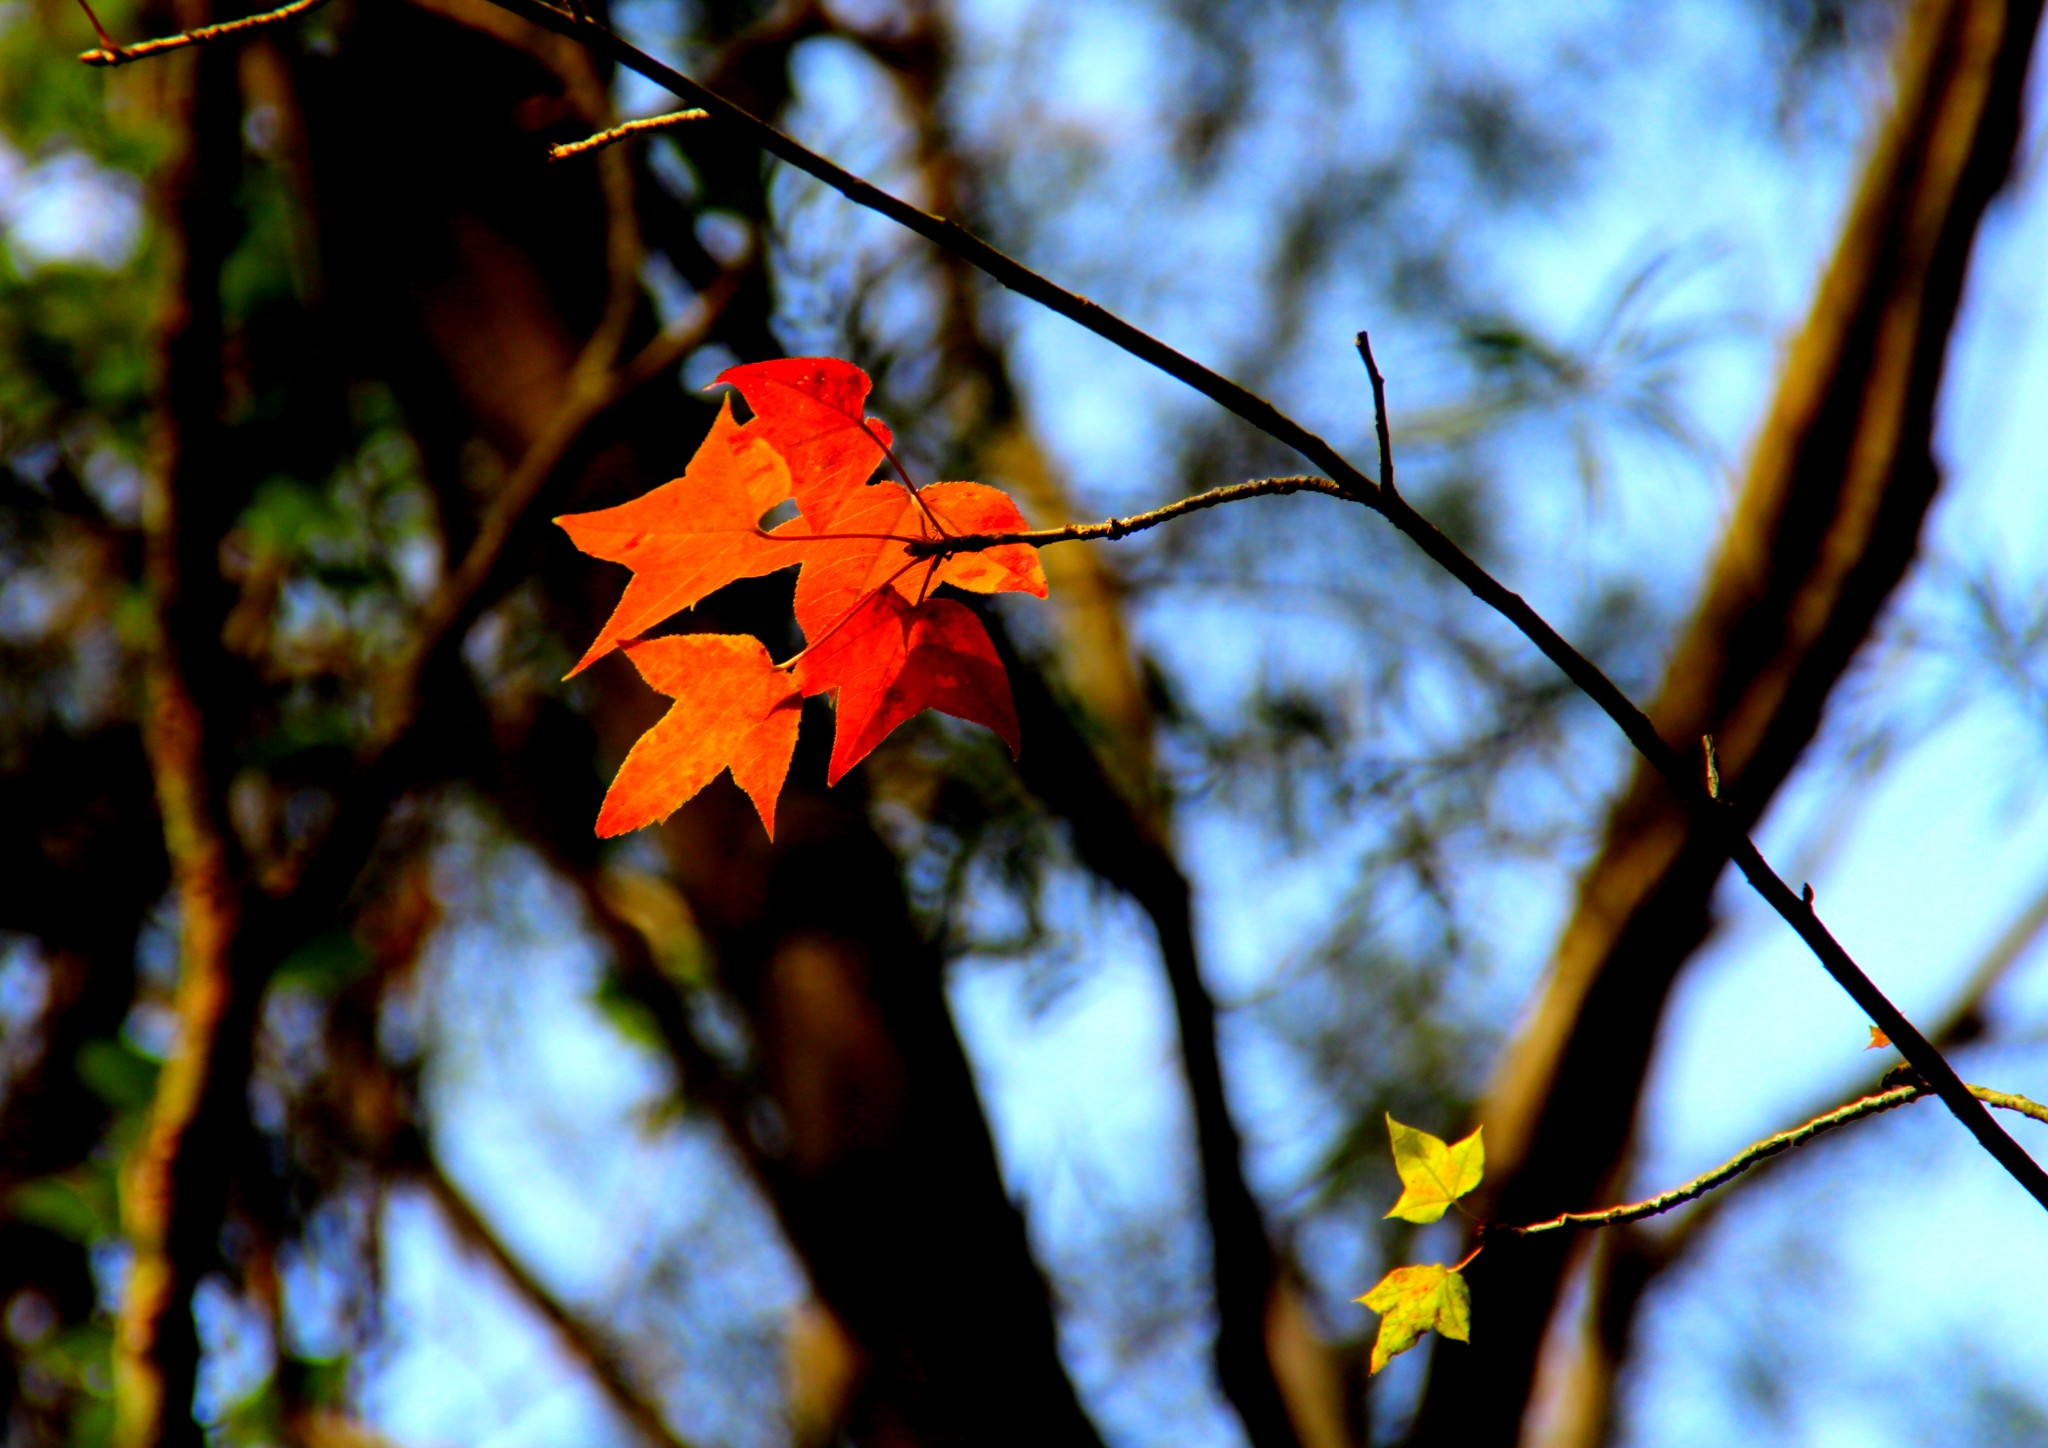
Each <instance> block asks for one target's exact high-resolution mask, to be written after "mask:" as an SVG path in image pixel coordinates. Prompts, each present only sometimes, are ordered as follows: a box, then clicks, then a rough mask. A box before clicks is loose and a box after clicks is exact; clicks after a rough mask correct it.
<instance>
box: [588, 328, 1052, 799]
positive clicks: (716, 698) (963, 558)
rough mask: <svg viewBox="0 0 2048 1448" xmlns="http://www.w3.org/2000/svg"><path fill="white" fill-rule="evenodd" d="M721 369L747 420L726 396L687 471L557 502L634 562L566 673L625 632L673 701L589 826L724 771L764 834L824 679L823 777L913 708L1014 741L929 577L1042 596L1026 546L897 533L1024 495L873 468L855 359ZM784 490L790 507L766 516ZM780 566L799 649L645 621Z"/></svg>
mask: <svg viewBox="0 0 2048 1448" xmlns="http://www.w3.org/2000/svg"><path fill="white" fill-rule="evenodd" d="M717 382H719V383H726V384H730V385H731V386H732V387H733V388H734V389H736V390H737V391H738V392H739V394H740V396H742V397H744V398H745V399H746V402H747V406H748V408H749V409H751V411H752V413H753V416H752V418H751V419H750V420H749V421H748V422H746V423H745V424H741V423H739V422H736V421H735V420H734V418H733V409H732V398H731V395H730V394H728V395H727V397H726V400H725V405H724V406H723V407H722V408H721V409H720V411H719V414H718V420H717V421H716V422H714V423H713V424H712V425H711V432H710V435H709V436H707V437H706V438H705V439H704V443H703V445H702V446H701V447H699V448H698V449H697V454H696V456H695V457H693V458H692V459H691V460H690V465H689V467H688V468H687V469H686V470H685V471H684V473H683V476H681V477H680V478H677V479H675V480H674V481H672V482H667V483H663V484H662V485H661V486H660V487H658V488H655V489H654V490H653V491H652V492H649V493H646V494H644V495H642V496H641V497H638V498H635V499H633V500H632V501H631V502H628V503H621V504H620V505H619V506H618V507H616V508H605V509H602V510H601V511H598V512H594V513H574V514H570V515H568V516H566V517H561V518H557V519H555V521H556V522H557V523H559V524H560V525H561V526H562V527H563V529H565V530H566V531H567V532H568V534H569V538H570V540H571V541H572V542H574V543H575V545H576V546H577V547H578V548H580V549H582V550H583V551H584V552H585V553H588V554H591V555H592V556H593V557H597V558H603V559H608V560H609V561H611V562H613V563H623V564H625V565H626V566H627V567H628V568H631V569H632V570H633V578H632V581H631V582H629V583H628V584H627V585H626V591H625V594H624V596H623V597H621V598H620V599H619V604H618V607H617V608H616V609H614V610H613V612H612V616H611V618H610V620H609V621H607V622H606V624H605V626H604V628H603V629H602V630H601V631H600V632H599V633H598V636H597V639H596V641H595V642H593V643H592V644H591V646H590V649H589V651H588V652H587V653H585V654H584V656H583V658H582V661H581V662H579V663H578V664H577V665H576V667H575V668H574V669H572V670H570V674H571V676H574V675H575V674H577V673H580V672H581V671H582V670H584V669H587V668H589V667H590V666H591V665H592V664H594V663H596V662H597V661H598V660H599V659H601V658H603V657H604V656H605V655H606V654H609V653H610V652H611V651H612V650H613V649H624V650H625V653H626V656H627V657H628V658H630V659H631V660H632V661H633V665H634V667H635V668H637V669H638V670H639V671H640V676H641V677H642V678H644V679H645V680H646V681H647V682H648V683H649V684H650V685H652V686H653V687H654V688H655V689H657V690H659V691H660V692H662V693H663V694H667V695H669V696H670V697H671V698H673V699H674V700H675V703H674V704H673V705H672V706H671V707H670V708H669V711H668V714H667V715H666V716H665V717H664V718H663V719H662V720H661V721H660V722H659V723H658V724H656V725H655V726H654V727H653V728H652V729H649V730H648V731H647V732H646V733H645V734H643V735H641V736H640V739H639V741H638V742H637V743H636V744H634V746H633V748H632V750H631V751H630V752H629V753H628V754H627V755H626V759H625V762H624V763H623V764H622V765H621V766H620V767H619V773H618V776H617V778H615V779H614V780H613V781H612V786H611V789H610V791H609V792H607V793H606V795H605V799H604V805H603V807H602V808H601V809H600V810H599V812H598V816H597V832H598V834H599V835H603V836H611V835H619V834H624V833H626V832H627V831H628V830H636V829H639V828H640V827H641V826H643V825H649V824H656V823H659V822H660V821H662V820H665V819H667V818H668V817H669V815H671V814H673V813H674V812H675V811H676V810H677V809H679V808H680V807H681V806H682V805H683V804H684V803H685V802H687V801H688V800H689V799H690V798H691V797H693V796H694V795H695V794H696V793H697V792H698V791H699V790H701V789H703V788H704V786H705V785H707V784H709V783H711V781H712V780H714V779H716V778H717V777H718V775H719V774H720V772H721V771H723V770H726V769H730V770H731V771H732V777H733V782H734V783H735V784H737V785H738V786H739V787H740V788H741V789H743V790H745V791H746V792H747V795H748V797H749V798H751V799H752V800H753V802H754V808H755V809H756V810H758V811H759V812H760V815H761V824H762V826H763V827H764V828H766V829H767V831H768V833H769V835H770V836H773V835H774V833H775V804H776V800H777V799H778V798H779V797H780V796H781V794H782V786H783V783H784V781H785V780H786V779H787V778H788V775H789V762H790V759H791V757H792V755H793V754H794V753H795V751H796V736H797V721H798V717H799V715H800V713H801V706H802V702H803V700H804V699H806V698H809V697H811V696H812V695H816V694H831V695H832V696H833V707H834V710H835V714H836V723H835V728H834V733H833V739H832V761H831V765H830V767H829V769H828V772H827V776H826V783H828V784H836V783H838V782H839V779H840V777H841V776H842V775H844V774H845V773H846V771H847V770H849V769H851V768H853V766H854V765H856V764H858V763H859V762H860V761H861V760H862V759H864V758H865V757H866V756H867V755H868V753H869V752H870V751H871V750H873V749H874V747H875V746H876V745H877V744H880V743H881V742H882V740H883V739H884V738H886V737H887V736H888V734H889V732H890V731H891V730H893V729H895V728H896V726H897V725H899V724H901V723H903V722H904V721H905V720H906V719H909V718H910V717H911V716H913V715H915V714H917V713H919V712H920V711H922V710H925V709H937V710H939V711H941V712H942V713H947V714H951V715H954V716H955V717H956V718H960V719H967V720H971V721H973V722H974V723H977V724H985V725H987V726H988V727H989V728H990V729H993V730H994V731H995V732H996V733H997V734H998V735H1000V736H1001V737H1002V739H1003V741H1004V742H1005V743H1006V744H1008V745H1009V746H1010V752H1011V754H1013V755H1014V754H1015V753H1016V752H1017V748H1018V737H1017V711H1016V706H1015V704H1014V703H1013V702H1012V701H1011V698H1010V684H1009V679H1008V677H1007V675H1005V673H1004V671H1003V665H1002V661H1001V660H1000V659H999V658H997V656H996V651H995V648H994V646H993V645H992V644H991V643H990V641H989V637H988V631H987V630H986V629H985V628H983V627H982V624H981V620H980V619H979V618H977V617H976V616H975V614H974V612H973V610H972V609H970V608H968V607H966V606H965V605H964V604H961V603H957V602H955V601H953V600H951V599H947V598H938V597H934V596H933V590H935V589H936V588H937V587H938V586H939V585H940V584H951V585H952V586H953V587H955V588H959V589H965V590H967V591H969V592H972V593H1009V592H1016V593H1029V594H1034V595H1036V596H1037V597H1039V598H1043V597H1045V572H1044V570H1043V569H1042V568H1041V567H1040V566H1039V562H1038V553H1037V550H1036V549H1034V548H1032V547H1030V546H1028V545H1025V544H1008V545H1004V546H1000V547H995V548H989V549H986V550H982V551H975V552H960V553H943V554H933V555H930V556H918V555H916V554H913V553H912V552H911V551H910V545H911V544H912V543H913V542H929V541H934V540H938V539H943V538H947V537H960V536H963V535H966V534H976V533H980V534H986V533H1008V532H1019V531H1022V530H1023V529H1024V527H1025V522H1024V518H1023V515H1022V514H1020V513H1019V512H1018V511H1017V505H1016V504H1015V503H1014V502H1012V501H1011V500H1010V497H1009V495H1008V494H1006V493H1004V492H1002V491H1001V490H999V489H996V488H991V487H986V486H984V485H983V484H980V483H933V484H931V485H930V486H928V487H925V488H920V489H912V488H911V487H910V486H908V484H907V482H892V481H882V482H871V481H870V479H871V478H873V477H874V475H875V472H876V471H877V469H878V468H880V467H881V465H882V463H883V462H884V461H885V460H886V461H889V462H892V463H893V462H894V459H893V457H892V456H891V454H890V446H891V443H892V438H891V436H890V433H889V429H888V428H887V427H886V426H885V425H883V423H882V422H881V421H880V420H879V419H877V418H872V417H869V416H867V407H866V404H867V397H868V389H869V385H870V384H869V380H868V375H867V374H866V373H865V372H863V371H861V370H860V369H859V368H858V367H855V366H854V365H853V364H852V363H850V362H842V361H839V360H838V359H836V358H831V357H791V358H785V359H782V360H780V361H775V362H755V363H749V364H747V365H745V366H741V367H733V368H729V369H727V370H726V371H725V372H722V373H720V374H719V376H718V378H717ZM900 471H901V470H900V469H898V472H899V474H900ZM790 501H793V502H794V503H795V505H796V508H797V516H796V517H794V518H791V519H789V520H788V521H786V522H784V523H781V524H779V525H778V526H776V527H774V528H763V527H762V522H763V520H764V519H765V517H766V516H767V515H768V514H769V513H770V512H772V511H774V510H775V509H776V508H778V507H779V506H781V505H782V504H783V503H785V502H790ZM791 566H797V567H799V568H800V572H799V573H798V574H797V581H796V621H797V625H798V626H799V627H800V628H801V629H802V630H803V634H804V639H805V647H804V649H803V650H802V652H800V653H798V654H797V655H796V656H795V657H793V658H790V659H786V660H784V661H783V662H781V663H779V664H778V663H776V662H775V661H774V660H773V659H772V658H770V656H769V653H768V650H767V648H766V646H764V645H763V644H762V643H761V641H760V640H759V639H756V638H753V637H751V636H749V635H746V634H702V633H685V634H669V635H665V636H662V637H659V638H643V637H642V635H643V634H645V633H646V632H647V630H649V629H651V628H653V627H654V626H656V625H657V624H659V623H661V622H662V621H663V620H664V619H667V618H668V617H670V616H671V615H672V614H675V613H678V612H681V611H682V610H684V609H686V608H690V607H692V606H693V605H695V604H696V603H698V602H700V601H701V600H703V599H704V598H707V597H708V596H710V595H711V594H712V593H713V592H715V591H716V590H718V589H720V588H723V587H724V586H725V585H726V584H728V583H732V582H734V581H735V580H737V579H742V578H756V577H759V576H761V575H763V574H768V573H774V572H777V571H779V570H781V569H784V568H788V567H791Z"/></svg>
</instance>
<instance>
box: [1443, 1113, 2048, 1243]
mask: <svg viewBox="0 0 2048 1448" xmlns="http://www.w3.org/2000/svg"><path fill="white" fill-rule="evenodd" d="M1967 1089H1968V1090H1969V1093H1970V1094H1971V1095H1972V1096H1974V1097H1976V1098H1977V1099H1978V1100H1979V1101H1982V1102H1984V1103H1985V1104H1986V1105H1989V1106H1996V1107H1997V1108H1998V1109H1999V1110H2001V1111H2013V1112H2017V1113H2019V1114H2020V1115H2021V1116H2027V1117H2031V1118H2033V1119H2034V1120H2035V1121H2040V1122H2048V1106H2043V1105H2042V1104H2041V1103H2040V1102H2038V1101H2032V1100H2029V1099H2028V1098H2027V1097H2025V1096H2017V1095H2014V1094H2013V1093H2011V1092H2008V1091H1993V1090H1992V1089H1991V1088H1989V1087H1988V1086H1971V1087H1968V1088H1967ZM1930 1094H1931V1093H1930V1092H1929V1091H1928V1089H1927V1087H1926V1086H1925V1085H1923V1084H1921V1083H1919V1082H1913V1083H1910V1084H1908V1085H1904V1086H1894V1087H1892V1088H1891V1089H1890V1090H1888V1091H1879V1092H1877V1093H1876V1094H1874V1095H1871V1096H1862V1097H1858V1098H1857V1099H1856V1100H1854V1101H1851V1102H1849V1103H1848V1104H1847V1105H1846V1106H1838V1107H1836V1108H1835V1109H1834V1110H1833V1111H1829V1112H1825V1113H1823V1114H1822V1115H1820V1116H1816V1117H1814V1118H1813V1120H1811V1121H1808V1122H1804V1123H1802V1124H1801V1125H1798V1126H1795V1127H1793V1128H1792V1129H1791V1130H1789V1131H1781V1132H1778V1133H1777V1134H1776V1135H1774V1136H1767V1137H1765V1138H1764V1139H1763V1140H1762V1141H1759V1142H1755V1143H1753V1144H1752V1145H1749V1146H1746V1147H1744V1148H1743V1149H1742V1150H1741V1151H1739V1152H1737V1153H1736V1154H1735V1155H1734V1156H1731V1157H1729V1158H1728V1160H1726V1161H1724V1162H1722V1163H1721V1164H1720V1165H1719V1166H1717V1167H1715V1168H1714V1169H1713V1170H1712V1171H1710V1172H1707V1173H1705V1174H1703V1175H1701V1176H1696V1177H1694V1178H1693V1179H1692V1180H1691V1181H1689V1182H1686V1183H1685V1184H1684V1185H1682V1186H1676V1187H1673V1188H1672V1189H1671V1190H1670V1191H1668V1192H1659V1193H1658V1194H1657V1195H1656V1196H1654V1197H1647V1198H1645V1199H1644V1200H1642V1201H1640V1202H1629V1203H1627V1204H1625V1205H1623V1206H1618V1207H1608V1208H1606V1209H1605V1210H1604V1211H1598V1212H1564V1213H1561V1214H1560V1215H1558V1216H1555V1217H1551V1218H1550V1219H1548V1220H1547V1221H1542V1222H1531V1223H1529V1224H1528V1225H1527V1226H1523V1227H1510V1226H1497V1225H1492V1224H1489V1225H1488V1226H1487V1227H1486V1228H1485V1229H1484V1231H1483V1235H1484V1236H1485V1237H1486V1238H1488V1239H1491V1238H1495V1237H1529V1236H1534V1235H1535V1234H1536V1233H1538V1232H1555V1231H1558V1230H1559V1229H1561V1228H1564V1227H1618V1226H1621V1225H1622V1224H1623V1223H1625V1222H1640V1221H1641V1220H1643V1218H1645V1217H1655V1216H1659V1215H1661V1214H1663V1213H1665V1212H1668V1211H1670V1210H1671V1209H1672V1208H1674V1207H1679V1206H1683V1205H1684V1204H1685V1203H1687V1202H1689V1201H1692V1200H1693V1199H1695V1198H1697V1197H1703V1196H1705V1195H1706V1194H1707V1193H1708V1192H1710V1191H1712V1190H1714V1188H1716V1187H1719V1186H1723V1185H1725V1184H1727V1183H1728V1182H1731V1181H1733V1180H1735V1178H1737V1177H1739V1176H1741V1175H1742V1174H1743V1173H1744V1172H1746V1171H1748V1170H1749V1169H1750V1168H1751V1167H1755V1166H1761V1165H1762V1164H1763V1163H1764V1162H1766V1161H1768V1160H1770V1159H1771V1158H1772V1157H1774V1156H1776V1155H1778V1153H1780V1152H1783V1151H1790V1150H1791V1149H1792V1148H1793V1147H1795V1146H1804V1145H1805V1144H1806V1143H1807V1142H1809V1141H1812V1140H1813V1139H1814V1138H1815V1137H1817V1136H1821V1135H1823V1134H1825V1133H1827V1132H1830V1131H1833V1130H1835V1129H1836V1128H1837V1127H1841V1126H1847V1125H1848V1124H1849V1123H1850V1122H1852V1121H1861V1120H1863V1119H1864V1118H1865V1117H1867V1116H1876V1115H1878V1114H1879V1113H1880V1112H1885V1111H1890V1110H1892V1109H1893V1108H1894V1107H1899V1106H1909V1105H1911V1104H1912V1103H1913V1102H1915V1101H1919V1100H1923V1099H1924V1098H1926V1097H1927V1096H1928V1095H1930Z"/></svg>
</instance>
